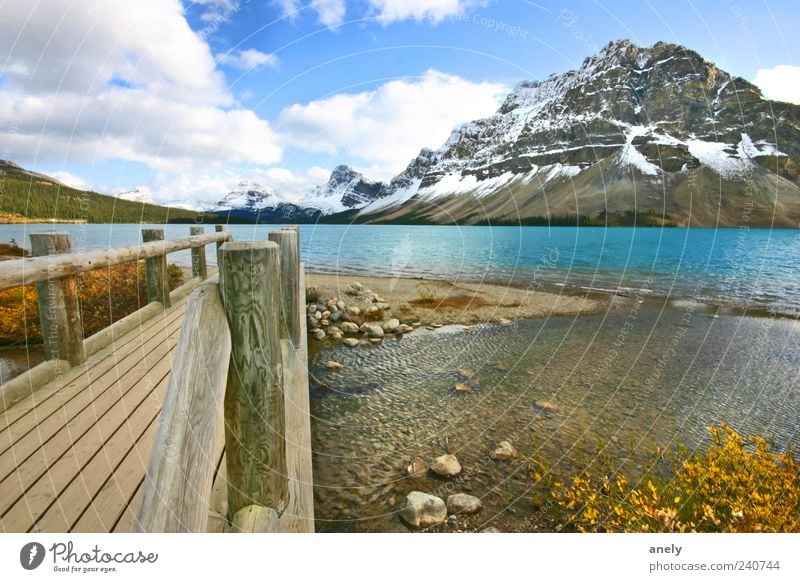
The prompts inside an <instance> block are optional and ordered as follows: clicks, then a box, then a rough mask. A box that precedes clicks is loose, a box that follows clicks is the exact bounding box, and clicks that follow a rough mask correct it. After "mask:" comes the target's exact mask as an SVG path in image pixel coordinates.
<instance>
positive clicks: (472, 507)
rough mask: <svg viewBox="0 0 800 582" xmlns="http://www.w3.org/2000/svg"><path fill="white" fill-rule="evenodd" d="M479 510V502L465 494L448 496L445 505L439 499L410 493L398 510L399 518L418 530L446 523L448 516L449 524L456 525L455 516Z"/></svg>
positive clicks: (420, 493)
mask: <svg viewBox="0 0 800 582" xmlns="http://www.w3.org/2000/svg"><path fill="white" fill-rule="evenodd" d="M481 509H483V504H482V503H481V500H480V499H478V498H477V497H473V496H472V495H467V494H466V493H455V494H453V495H450V496H449V497H448V498H447V502H446V503H445V501H444V500H442V498H441V497H436V496H435V495H431V494H430V493H424V492H422V491H412V492H411V493H409V494H408V495H407V496H406V499H405V503H404V504H403V506H402V508H401V509H400V518H401V519H402V520H403V521H404V522H406V523H407V524H408V525H410V526H411V527H413V528H416V529H420V528H424V527H432V526H435V525H441V524H443V523H444V522H445V521H448V518H447V516H448V514H449V515H450V518H451V519H450V522H451V523H456V516H459V515H469V514H473V513H478V512H479V511H480V510H481Z"/></svg>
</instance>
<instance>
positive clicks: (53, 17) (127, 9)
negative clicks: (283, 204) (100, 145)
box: [0, 0, 231, 105]
mask: <svg viewBox="0 0 800 582" xmlns="http://www.w3.org/2000/svg"><path fill="white" fill-rule="evenodd" d="M0 63H4V65H3V67H4V71H5V73H6V74H7V76H8V78H9V80H10V81H11V82H13V83H14V84H15V85H16V86H18V87H21V88H23V89H24V90H25V91H27V92H31V93H45V94H46V93H51V92H56V91H58V92H64V91H68V92H75V93H81V94H84V95H97V94H99V93H102V92H103V91H104V90H105V89H106V88H107V87H108V85H109V84H110V83H115V82H116V83H117V84H119V83H120V82H121V83H123V84H125V85H133V86H136V87H148V88H150V89H151V90H153V91H154V92H155V91H158V92H159V94H160V95H162V96H168V95H171V96H174V97H175V98H177V99H180V100H202V101H204V102H207V103H208V102H211V103H216V104H222V105H224V104H229V103H230V102H231V97H230V95H229V94H228V92H227V91H226V89H225V82H224V78H223V76H222V74H221V73H220V72H219V71H216V70H215V68H216V63H215V62H214V58H213V56H212V55H211V50H210V49H209V47H208V45H207V44H206V43H205V42H204V41H203V40H202V39H201V38H200V37H199V36H197V34H195V33H194V32H193V31H192V29H191V28H190V27H189V24H188V23H187V22H186V19H185V17H184V15H183V8H182V6H181V3H180V2H179V1H178V0H139V1H137V2H130V1H128V0H90V1H89V2H82V3H72V4H64V3H63V2H60V1H59V0H43V1H41V2H37V3H35V4H34V5H32V4H31V3H27V2H10V3H7V4H6V5H4V7H3V18H2V19H0Z"/></svg>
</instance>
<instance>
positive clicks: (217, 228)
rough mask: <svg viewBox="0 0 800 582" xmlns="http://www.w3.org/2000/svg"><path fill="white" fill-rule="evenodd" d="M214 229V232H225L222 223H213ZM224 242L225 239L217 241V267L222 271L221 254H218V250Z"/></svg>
mask: <svg viewBox="0 0 800 582" xmlns="http://www.w3.org/2000/svg"><path fill="white" fill-rule="evenodd" d="M214 230H215V231H216V232H225V230H226V227H225V225H224V224H215V225H214ZM224 244H225V241H217V269H219V271H220V272H222V255H221V254H220V250H221V249H222V245H224Z"/></svg>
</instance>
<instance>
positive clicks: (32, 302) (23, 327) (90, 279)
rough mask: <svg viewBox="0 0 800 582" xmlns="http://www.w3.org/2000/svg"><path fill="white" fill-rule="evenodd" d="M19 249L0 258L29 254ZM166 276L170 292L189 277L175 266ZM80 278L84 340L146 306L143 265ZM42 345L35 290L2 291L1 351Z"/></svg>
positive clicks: (0, 249) (4, 248)
mask: <svg viewBox="0 0 800 582" xmlns="http://www.w3.org/2000/svg"><path fill="white" fill-rule="evenodd" d="M8 247H10V249H9V248H8ZM16 249H20V250H19V251H15V249H14V247H13V245H0V255H6V256H8V255H9V254H11V253H13V252H23V253H24V252H26V251H25V250H24V249H22V248H21V247H16ZM7 253H8V254H7ZM17 256H24V255H17ZM10 258H13V255H11V257H10ZM167 272H168V277H169V287H170V290H172V289H175V288H177V287H179V286H180V285H181V284H182V283H183V281H184V279H185V278H186V277H187V273H186V269H183V268H181V267H178V266H176V265H174V264H170V265H169V266H168V269H167ZM188 276H189V277H190V276H191V274H189V275H188ZM77 277H78V297H79V298H80V305H81V317H82V320H83V335H84V337H90V336H91V335H93V334H95V333H97V332H99V331H100V330H102V329H105V328H106V327H108V326H110V325H111V324H112V323H114V322H115V321H118V320H120V319H122V318H123V317H125V316H127V315H130V314H131V313H133V312H135V311H137V310H139V309H141V308H142V307H144V306H145V305H147V286H146V284H145V274H144V263H123V264H120V265H114V266H113V267H109V268H106V269H97V270H95V271H86V272H84V273H80V274H78V275H77ZM41 343H42V338H41V328H40V324H39V302H38V300H37V293H36V286H35V285H25V286H22V287H14V288H11V289H5V290H3V291H0V347H1V346H20V345H25V346H32V345H41ZM0 356H2V352H0Z"/></svg>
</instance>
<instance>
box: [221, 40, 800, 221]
mask: <svg viewBox="0 0 800 582" xmlns="http://www.w3.org/2000/svg"><path fill="white" fill-rule="evenodd" d="M410 122H413V120H410ZM798 160H800V106H797V105H793V104H789V103H781V102H775V101H769V100H766V99H764V98H763V96H762V94H761V91H760V90H759V89H758V88H757V87H756V86H755V85H753V84H751V83H749V82H747V81H746V80H744V79H741V78H738V77H732V76H731V75H730V74H729V73H727V72H725V71H722V70H720V69H719V68H717V66H716V65H714V64H713V63H711V62H709V61H706V60H705V59H703V58H702V57H701V56H700V55H699V54H697V53H696V52H693V51H691V50H689V49H687V48H684V47H682V46H679V45H675V44H669V43H657V44H655V45H653V46H652V47H639V46H636V45H635V44H633V43H631V42H629V41H626V40H621V41H614V42H611V43H609V44H608V45H607V46H606V47H605V48H603V49H602V50H601V51H600V52H599V53H598V54H597V55H595V56H593V57H590V58H587V59H586V60H585V61H584V62H583V64H582V65H581V67H580V68H578V69H576V70H573V71H569V72H566V73H563V74H558V75H552V76H550V77H549V78H547V79H545V80H543V81H525V82H522V83H520V84H519V85H517V87H516V88H515V89H514V90H513V91H512V92H511V93H510V94H509V95H508V97H507V98H506V100H505V102H504V103H503V104H502V106H501V107H500V108H499V109H498V111H497V112H496V113H495V114H494V115H493V116H491V117H488V118H486V119H479V120H476V121H473V122H470V123H466V124H464V125H461V126H460V127H457V128H456V129H455V130H454V131H453V132H452V134H451V135H450V138H449V139H448V140H447V141H446V142H445V143H444V145H442V146H441V147H440V148H439V149H438V150H436V151H433V150H430V149H423V150H421V151H420V153H419V155H418V156H417V157H416V158H414V159H413V160H411V162H410V163H409V165H408V167H407V168H406V169H405V170H404V171H403V172H401V173H400V174H398V175H397V176H395V177H394V178H393V179H392V180H391V181H390V182H389V183H388V184H382V183H379V182H370V181H368V180H366V179H364V178H363V176H361V175H360V174H357V173H356V172H354V171H353V170H351V169H350V168H348V167H346V166H340V167H338V168H336V170H334V172H333V174H332V175H331V180H330V181H329V182H328V184H327V185H326V186H324V187H322V188H321V189H318V191H317V192H313V193H311V194H310V195H309V196H308V197H307V198H304V199H303V201H302V202H301V203H294V204H293V205H292V206H290V207H284V206H280V205H273V206H269V208H272V209H274V211H275V212H278V213H279V214H280V213H285V214H284V216H286V218H289V217H290V216H302V217H303V219H304V220H305V219H309V220H311V219H313V220H325V221H332V222H335V221H356V222H374V223H381V222H400V223H403V222H407V223H433V224H447V223H453V222H458V223H465V224H475V223H478V224H482V223H495V224H546V223H553V222H554V223H558V224H564V223H574V222H577V221H582V222H588V223H591V222H593V223H604V221H607V220H610V221H611V222H612V223H613V222H614V221H615V220H618V219H619V217H623V218H624V219H626V220H628V221H629V222H630V221H638V222H639V223H642V222H644V223H648V224H676V225H683V226H685V225H690V224H691V225H694V226H716V225H719V226H787V227H797V226H798V225H800V186H798V185H799V184H800V174H799V172H798V170H800V168H798V165H797V164H798ZM258 192H262V193H264V194H265V195H267V194H268V192H267V191H266V190H265V189H259V190H258ZM221 204H225V202H224V201H223V202H222V203H221ZM270 204H271V203H270ZM262 213H263V209H262Z"/></svg>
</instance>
